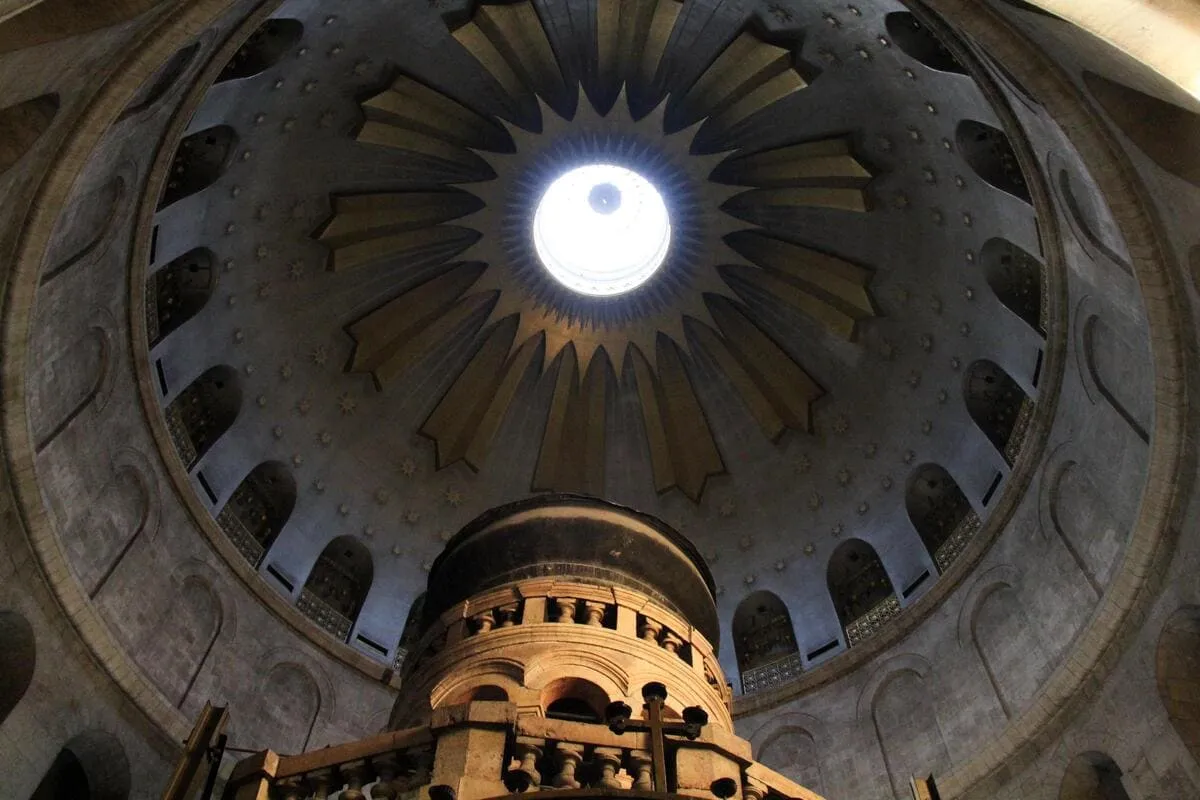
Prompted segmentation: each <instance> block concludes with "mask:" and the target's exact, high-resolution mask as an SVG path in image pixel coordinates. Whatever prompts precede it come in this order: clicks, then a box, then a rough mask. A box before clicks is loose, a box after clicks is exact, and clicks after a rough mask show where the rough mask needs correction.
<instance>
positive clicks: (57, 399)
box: [28, 319, 112, 453]
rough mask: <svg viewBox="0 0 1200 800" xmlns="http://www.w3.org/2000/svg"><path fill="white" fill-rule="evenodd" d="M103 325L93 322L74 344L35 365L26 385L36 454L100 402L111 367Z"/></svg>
mask: <svg viewBox="0 0 1200 800" xmlns="http://www.w3.org/2000/svg"><path fill="white" fill-rule="evenodd" d="M107 324H108V320H100V319H98V320H96V322H95V323H94V324H92V325H90V326H89V327H88V328H87V329H86V330H85V331H83V333H81V334H80V335H79V336H78V338H76V339H75V341H73V342H70V344H68V345H67V346H66V347H65V348H64V349H63V350H61V351H60V352H58V353H57V354H55V355H54V356H52V357H51V358H50V359H47V361H46V362H44V363H41V364H38V365H37V366H38V369H37V372H35V373H34V374H33V376H32V377H31V380H30V381H29V403H28V408H29V416H30V423H31V427H32V429H33V441H34V447H35V449H36V450H37V452H39V453H40V452H41V451H43V450H45V449H46V448H47V447H48V446H49V445H50V443H51V442H53V441H54V440H55V439H57V438H58V437H59V435H61V434H62V432H63V431H65V430H66V429H67V428H68V427H70V425H71V423H72V422H74V421H75V420H76V419H77V418H78V417H79V415H80V414H82V413H83V411H84V410H85V409H86V408H87V407H88V406H90V405H92V404H93V403H96V402H97V401H100V402H102V401H103V397H104V396H105V390H106V388H107V387H108V386H109V384H110V383H111V381H110V378H111V374H110V368H111V366H112V364H111V361H112V358H111V354H112V342H111V340H110V333H109V329H108V328H107V327H106V325H107ZM64 338H65V337H64Z"/></svg>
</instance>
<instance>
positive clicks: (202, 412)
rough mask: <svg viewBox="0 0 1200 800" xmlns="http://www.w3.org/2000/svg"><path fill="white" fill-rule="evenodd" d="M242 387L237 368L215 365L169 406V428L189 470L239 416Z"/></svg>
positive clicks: (167, 413) (167, 412)
mask: <svg viewBox="0 0 1200 800" xmlns="http://www.w3.org/2000/svg"><path fill="white" fill-rule="evenodd" d="M241 408H242V387H241V382H240V381H239V379H238V374H237V372H236V371H235V370H234V369H233V367H228V366H224V365H222V366H218V367H211V368H209V369H208V370H206V371H205V372H204V374H203V375H201V376H200V377H199V378H196V380H194V381H192V383H191V384H190V385H189V386H188V387H187V388H186V389H184V390H183V391H182V392H180V393H179V396H178V397H176V398H175V400H174V401H173V402H172V403H171V405H169V406H167V411H166V415H167V427H168V428H169V429H170V431H171V438H172V439H173V440H174V442H175V447H176V448H177V449H178V450H179V456H180V458H182V459H183V463H184V464H185V465H187V468H188V469H191V468H192V467H194V466H196V463H197V462H198V461H199V460H200V459H201V458H202V457H203V456H204V454H205V453H207V452H208V449H209V448H210V447H212V446H213V444H214V443H216V441H217V439H219V438H221V435H222V434H223V433H225V431H227V430H229V427H230V426H231V425H233V421H234V420H235V419H237V415H238V412H239V411H240V410H241Z"/></svg>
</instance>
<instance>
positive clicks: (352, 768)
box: [338, 759, 369, 800]
mask: <svg viewBox="0 0 1200 800" xmlns="http://www.w3.org/2000/svg"><path fill="white" fill-rule="evenodd" d="M338 772H339V773H340V774H341V779H342V780H343V781H345V783H346V788H345V789H343V790H342V793H341V794H340V795H339V796H338V800H367V796H366V795H365V794H363V790H362V787H363V784H364V783H366V782H367V776H368V774H369V773H368V772H367V762H366V761H363V760H362V759H359V760H358V761H347V762H346V763H345V764H342V765H341V766H340V767H338Z"/></svg>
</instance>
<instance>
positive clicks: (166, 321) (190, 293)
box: [146, 247, 217, 347]
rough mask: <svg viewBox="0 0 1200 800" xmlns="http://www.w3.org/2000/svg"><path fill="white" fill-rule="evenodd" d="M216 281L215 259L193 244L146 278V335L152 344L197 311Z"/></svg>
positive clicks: (204, 248)
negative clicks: (189, 248) (191, 247)
mask: <svg viewBox="0 0 1200 800" xmlns="http://www.w3.org/2000/svg"><path fill="white" fill-rule="evenodd" d="M216 282H217V271H216V259H215V258H214V257H213V253H212V251H211V250H209V249H208V248H207V247H196V248H193V249H192V250H189V251H187V252H186V253H184V254H183V255H181V256H179V257H177V258H175V259H172V260H171V262H170V263H168V264H167V265H166V266H164V267H163V268H162V269H158V270H155V271H154V272H152V273H150V275H149V276H148V277H147V278H146V338H147V340H149V342H150V346H151V347H154V346H155V345H156V344H158V343H159V342H161V341H162V340H163V339H165V338H166V337H167V336H169V335H170V334H171V333H172V332H173V331H174V330H175V329H177V328H178V327H179V326H180V325H182V324H183V323H185V322H187V321H188V320H189V319H191V318H192V317H194V316H196V315H197V314H199V313H200V310H201V309H202V308H204V306H205V305H207V303H208V301H209V298H211V297H212V293H213V289H214V288H215V286H216Z"/></svg>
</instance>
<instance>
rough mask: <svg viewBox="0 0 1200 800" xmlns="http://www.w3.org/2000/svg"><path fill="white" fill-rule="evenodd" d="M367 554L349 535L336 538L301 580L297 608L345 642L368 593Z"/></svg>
mask: <svg viewBox="0 0 1200 800" xmlns="http://www.w3.org/2000/svg"><path fill="white" fill-rule="evenodd" d="M374 575H375V567H374V563H373V562H372V560H371V553H370V551H368V550H367V548H366V547H365V546H364V545H363V543H362V542H360V541H358V540H357V539H355V538H354V537H353V536H339V537H337V538H336V539H334V540H333V541H331V542H330V543H329V544H327V545H325V549H324V550H322V551H321V555H320V556H319V557H318V558H317V563H316V564H315V565H314V566H313V568H312V571H311V572H309V574H308V578H307V580H305V581H304V589H303V590H302V591H301V592H300V599H299V600H298V601H297V605H298V606H299V608H300V610H301V611H303V612H304V613H305V614H306V615H307V616H308V617H309V618H310V619H311V620H313V622H316V623H317V624H318V625H320V626H321V627H322V628H324V629H325V630H326V631H328V632H329V633H330V634H331V635H333V636H334V637H336V638H338V639H341V640H343V641H345V640H346V639H347V638H348V637H349V636H350V631H351V630H352V629H353V628H354V623H355V622H356V621H357V619H358V612H359V611H361V610H362V606H363V602H364V601H365V600H366V599H367V593H368V592H369V591H370V590H371V582H372V580H373V579H374Z"/></svg>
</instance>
